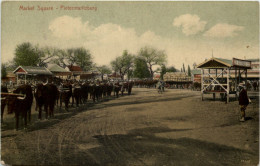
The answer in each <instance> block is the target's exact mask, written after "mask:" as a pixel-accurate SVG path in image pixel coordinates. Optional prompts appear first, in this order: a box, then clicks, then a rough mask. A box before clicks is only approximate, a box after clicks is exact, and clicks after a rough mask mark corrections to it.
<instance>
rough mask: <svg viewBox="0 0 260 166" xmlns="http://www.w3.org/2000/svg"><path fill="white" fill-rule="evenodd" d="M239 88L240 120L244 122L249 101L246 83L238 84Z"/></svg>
mask: <svg viewBox="0 0 260 166" xmlns="http://www.w3.org/2000/svg"><path fill="white" fill-rule="evenodd" d="M239 88H240V92H239V105H240V122H244V121H245V116H246V112H245V111H246V107H247V106H248V104H249V103H250V102H251V101H250V99H249V97H248V95H247V90H246V85H245V84H243V83H242V84H239Z"/></svg>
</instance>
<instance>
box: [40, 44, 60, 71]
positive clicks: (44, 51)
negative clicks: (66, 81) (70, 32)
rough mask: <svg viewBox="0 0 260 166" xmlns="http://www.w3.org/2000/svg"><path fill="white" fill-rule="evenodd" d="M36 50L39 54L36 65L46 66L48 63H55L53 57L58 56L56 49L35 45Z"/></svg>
mask: <svg viewBox="0 0 260 166" xmlns="http://www.w3.org/2000/svg"><path fill="white" fill-rule="evenodd" d="M36 51H37V52H38V55H39V56H40V59H39V62H38V66H43V67H47V64H48V63H53V62H54V63H55V60H56V59H55V58H57V56H58V51H59V50H58V49H56V48H54V47H45V48H38V47H36Z"/></svg>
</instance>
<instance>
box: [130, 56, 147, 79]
mask: <svg viewBox="0 0 260 166" xmlns="http://www.w3.org/2000/svg"><path fill="white" fill-rule="evenodd" d="M133 75H134V77H137V78H141V79H143V78H149V77H150V72H149V69H148V66H147V63H146V62H145V60H144V59H142V58H140V57H136V58H135V59H134V71H133Z"/></svg>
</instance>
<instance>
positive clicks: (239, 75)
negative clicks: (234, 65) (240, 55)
mask: <svg viewBox="0 0 260 166" xmlns="http://www.w3.org/2000/svg"><path fill="white" fill-rule="evenodd" d="M240 79H241V73H240V69H238V83H240Z"/></svg>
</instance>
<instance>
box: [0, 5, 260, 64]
mask: <svg viewBox="0 0 260 166" xmlns="http://www.w3.org/2000/svg"><path fill="white" fill-rule="evenodd" d="M28 7H30V8H32V7H34V8H33V9H34V10H25V9H26V8H28ZM51 7H52V10H43V9H50V8H51ZM72 7H79V8H72ZM39 9H42V10H39ZM72 9H73V10H72ZM79 9H81V10H79ZM82 9H84V10H82ZM23 42H30V43H32V44H34V45H39V46H40V47H45V46H49V47H56V48H61V49H67V48H75V47H84V48H86V49H88V50H89V51H90V52H91V54H92V56H93V60H94V62H95V63H96V64H97V65H109V64H110V62H111V61H112V60H114V59H115V58H116V57H118V56H121V55H122V53H123V51H124V50H128V52H129V53H131V54H134V55H137V54H138V52H139V50H140V49H141V48H142V47H145V46H149V47H154V48H156V49H158V50H164V51H165V53H166V54H167V66H175V67H176V68H178V69H180V68H181V67H182V65H183V63H184V64H185V66H187V65H190V66H192V65H193V64H194V63H196V64H200V63H201V62H203V61H204V60H205V59H209V58H211V57H212V55H213V57H218V58H226V59H232V58H233V57H234V58H240V59H252V58H254V59H255V58H258V57H259V3H258V2H257V1H251V2H250V1H237V2H234V1H233V2H224V1H215V2H214V1H202V2H188V1H183V2H181V1H175V2H174V1H172V2H158V1H157V2H155V1H150V2H140V1H139V2H138V1H132V2H131V1H128V2H115V1H114V2H113V1H111V2H108V1H105V2H100V1H96V2H82V1H81V2H69V1H60V2H17V1H16V2H2V8H1V61H2V62H8V61H10V60H12V59H13V57H14V54H15V48H16V46H17V45H19V44H21V43H23Z"/></svg>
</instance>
